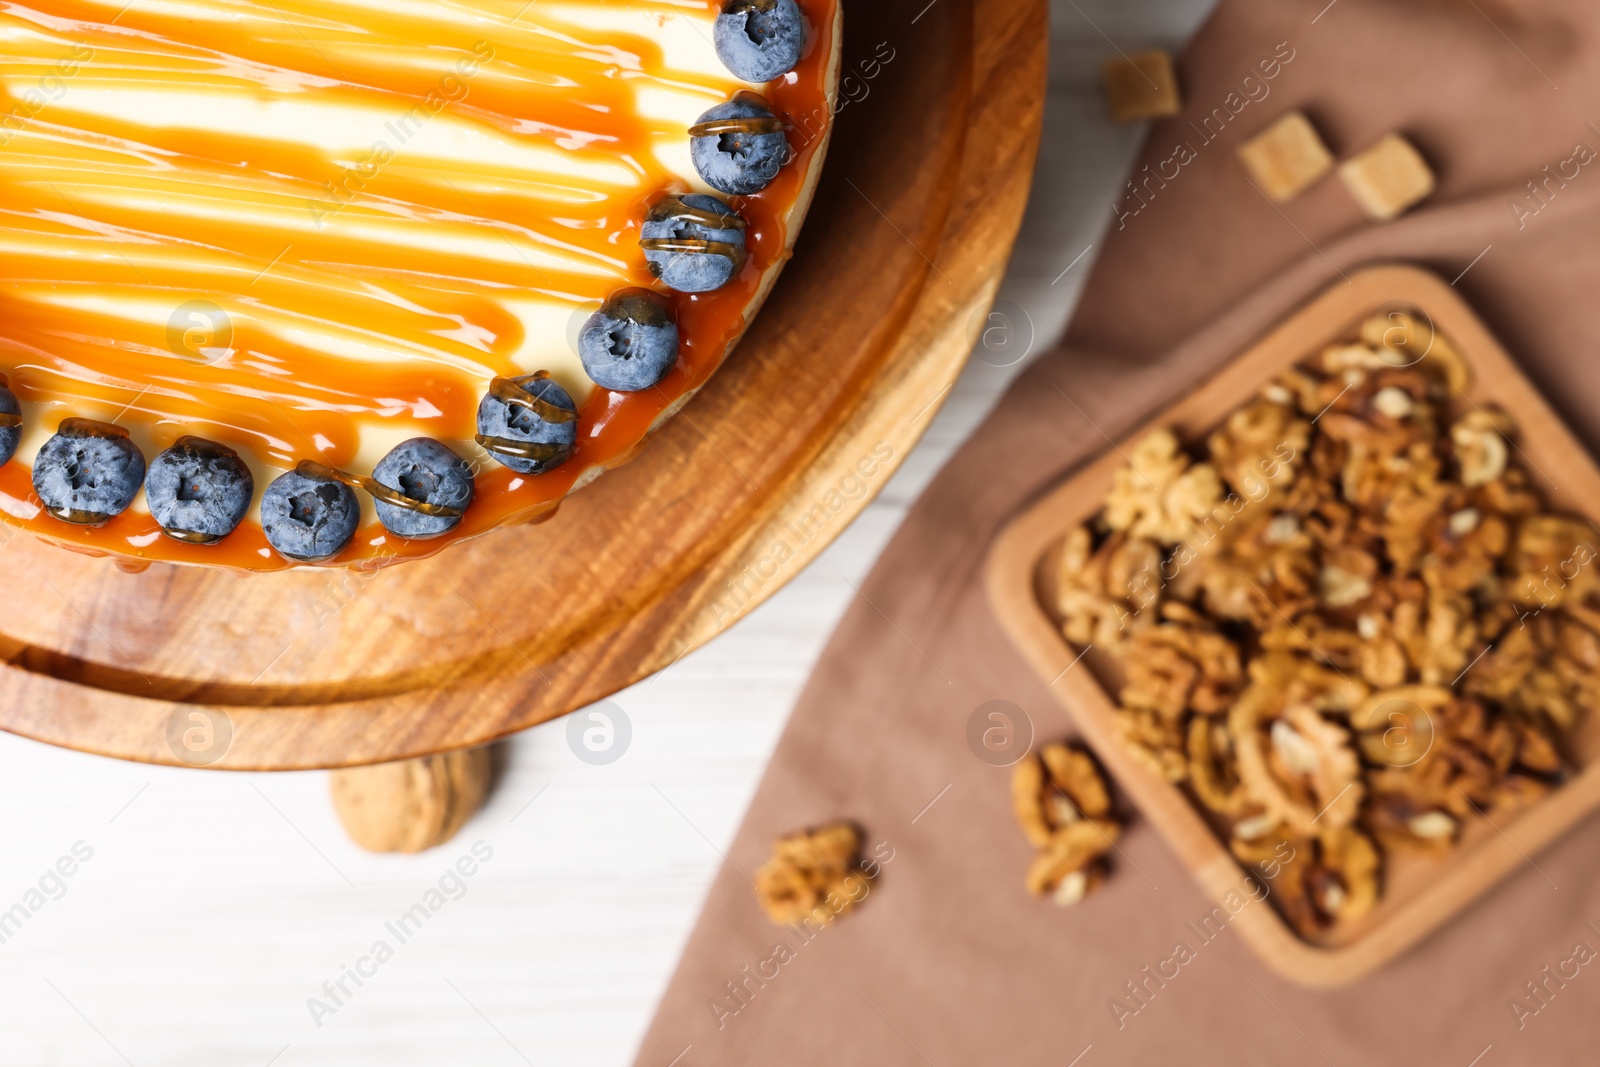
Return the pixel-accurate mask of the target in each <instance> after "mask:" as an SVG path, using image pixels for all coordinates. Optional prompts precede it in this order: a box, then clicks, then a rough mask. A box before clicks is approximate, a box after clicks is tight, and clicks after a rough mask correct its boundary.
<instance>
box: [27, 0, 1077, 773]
mask: <svg viewBox="0 0 1600 1067" xmlns="http://www.w3.org/2000/svg"><path fill="white" fill-rule="evenodd" d="M847 3H848V6H847V9H846V11H845V55H844V67H843V71H842V77H843V83H842V85H841V90H840V95H839V102H838V114H837V118H836V123H837V125H836V127H835V132H834V139H833V144H832V147H831V149H830V152H829V159H828V164H827V167H826V170H825V171H824V174H823V178H822V184H821V187H820V188H819V190H818V195H817V199H816V202H815V204H814V205H813V207H812V209H811V214H810V216H809V218H808V219H807V222H806V228H805V231H804V233H803V234H802V235H801V238H800V242H799V245H798V247H797V249H796V253H795V257H794V260H793V261H792V262H791V263H790V264H789V265H788V267H787V268H786V269H785V271H784V275H783V278H782V280H781V281H780V283H779V285H778V287H777V289H776V290H775V291H774V293H773V295H772V297H771V298H770V299H769V300H768V302H767V305H766V307H765V308H764V309H763V310H762V312H761V315H760V317H759V319H758V320H757V321H756V323H755V324H754V326H753V327H752V328H751V330H750V332H749V334H748V335H747V336H746V338H745V340H744V342H743V343H742V344H741V346H740V347H739V349H738V351H737V352H736V353H735V354H734V355H733V356H732V357H731V358H730V359H729V361H728V363H727V364H726V365H725V366H724V367H723V368H722V370H721V371H719V372H718V374H717V375H716V377H714V378H713V379H712V380H711V382H710V383H709V384H708V385H707V386H706V388H705V389H704V390H702V392H701V393H700V395H699V396H697V397H696V398H695V400H694V401H693V402H692V403H690V404H689V405H688V407H687V408H685V410H684V411H683V412H682V413H680V414H679V415H678V417H677V418H675V419H674V420H673V421H672V422H671V423H669V424H668V425H667V426H666V428H665V429H663V430H662V432H661V433H660V434H659V435H657V437H656V438H655V439H654V440H652V441H651V442H650V443H649V444H648V445H647V446H646V447H645V448H644V450H643V451H642V452H641V454H640V455H639V457H638V458H637V459H635V460H634V461H633V462H632V463H630V464H628V465H627V466H625V467H623V468H621V469H620V470H617V471H614V472H612V473H610V474H608V475H606V476H605V477H604V478H602V479H601V480H600V481H599V482H597V483H596V484H594V485H593V486H591V487H589V488H587V489H585V490H583V491H582V492H580V493H577V494H575V495H574V496H573V497H572V498H570V499H569V500H568V501H567V502H566V503H565V504H564V505H563V507H562V509H561V511H560V512H559V514H557V515H556V517H555V518H553V519H551V520H550V521H548V522H546V523H543V524H541V525H538V526H528V527H520V528H515V529H504V530H499V531H496V532H494V533H492V534H489V535H487V536H484V537H482V538H478V539H476V540H473V541H469V542H466V543H463V544H460V545H457V546H453V547H452V548H450V549H448V550H447V551H445V552H443V553H441V554H439V555H438V556H436V557H433V558H431V559H426V560H421V561H418V562H413V563H407V564H404V565H401V566H397V567H392V568H389V569H386V570H382V571H377V572H361V571H348V570H312V571H296V572H288V573H283V574H254V575H245V576H238V575H235V574H232V573H228V572H221V571H209V570H201V569H197V568H181V567H172V566H165V565H157V566H154V567H151V568H150V569H149V570H147V571H144V572H141V573H125V572H124V571H122V570H120V569H119V568H118V567H117V565H116V564H115V563H114V562H112V561H111V560H108V559H94V558H90V557H85V556H80V555H75V554H73V553H71V552H68V551H65V550H63V549H60V548H56V547H52V546H48V545H45V544H42V543H40V542H37V541H35V540H34V539H33V538H31V537H29V536H27V535H22V534H16V535H12V536H11V537H10V539H9V542H8V543H6V544H4V546H3V548H0V564H3V567H4V574H5V578H4V584H5V588H6V592H7V594H8V595H7V596H6V598H5V599H6V606H7V611H6V612H5V617H4V618H0V654H3V657H4V660H5V661H6V663H7V666H6V667H5V668H3V669H0V729H5V730H8V731H10V732H13V733H17V734H22V735H24V736H27V737H32V738H36V739H38V740H41V741H47V742H50V743H52V744H57V745H64V746H68V747H71V748H77V749H82V750H84V751H89V752H96V753H100V754H102V755H108V756H116V757H120V758H124V759H135V760H144V761H149V762H154V763H169V764H180V763H189V764H195V765H207V766H212V767H218V768H230V769H292V768H307V767H328V766H346V765H353V764H361V763H371V762H377V761H383V760H394V759H402V758H407V757H413V756H418V755H423V754H427V753H432V752H438V751H442V750H445V749H452V748H459V747H462V746H467V745H475V744H481V743H484V742H486V741H490V740H493V739H495V738H497V737H501V736H503V735H505V734H508V733H512V732H514V731H517V730H521V729H525V728H526V727H529V726H532V725H535V724H537V723H539V722H543V721H545V720H547V719H550V718H553V717H555V716H557V715H561V714H564V713H566V712H568V711H570V710H572V709H573V708H577V707H581V706H583V705H585V704H587V703H590V702H593V701H595V700H598V699H600V698H601V697H604V696H606V695H607V694H609V693H612V692H615V691H616V690H617V689H620V688H622V687H623V686H626V685H628V684H630V683H632V682H634V681H637V680H638V679H640V678H642V677H644V676H646V675H648V674H650V673H651V672H652V671H655V670H659V669H660V668H661V667H663V666H666V665H667V664H669V663H671V662H672V661H673V660H674V659H676V658H677V657H679V656H681V655H683V654H684V653H685V652H687V651H689V650H690V649H692V648H695V647H697V646H699V645H700V644H702V643H704V642H705V641H706V640H708V639H709V638H710V637H712V636H714V635H715V634H716V633H717V632H719V631H720V630H721V629H723V628H724V627H726V626H727V625H728V624H730V623H732V622H733V621H735V620H736V619H738V618H740V617H742V616H743V615H744V614H745V613H747V612H748V611H749V610H750V609H751V608H752V607H754V606H755V605H756V604H758V603H760V602H761V601H762V600H764V599H765V598H766V597H768V596H770V595H772V593H773V592H775V591H776V590H777V589H778V588H779V587H781V586H782V585H783V583H784V582H786V581H787V580H788V579H789V578H791V577H793V576H794V575H795V574H796V573H797V572H798V571H799V570H800V569H801V568H802V567H804V566H805V564H806V563H807V562H808V561H810V560H811V559H812V558H813V557H815V556H816V554H817V553H818V552H820V551H821V550H822V548H823V546H825V545H826V544H827V543H828V542H829V541H830V540H832V538H833V537H835V536H836V535H837V534H838V533H839V532H840V530H842V529H843V528H844V527H845V525H847V524H848V523H849V521H850V520H851V519H852V518H853V517H854V516H855V515H856V514H857V513H858V512H859V511H860V510H861V508H862V507H864V506H865V504H866V501H867V499H869V498H870V496H871V495H872V493H874V492H876V491H877V490H878V489H879V488H881V487H882V486H883V484H884V482H885V481H886V480H887V479H888V477H889V475H890V473H891V472H892V471H893V470H894V469H895V468H896V467H897V466H898V465H899V464H900V462H901V461H902V460H903V459H904V458H905V457H906V455H907V453H908V452H909V451H910V449H911V447H912V445H913V444H914V443H915V442H916V440H917V438H918V437H919V436H920V434H921V432H922V430H923V428H925V427H926V426H927V424H928V421H929V420H930V419H931V418H932V416H933V413H934V412H935V411H936V410H937V409H938V407H939V404H940V402H941V401H942V400H943V399H944V397H945V395H946V394H947V392H948V390H949V388H950V385H951V383H952V382H953V381H954V379H955V376H956V374H957V373H958V372H959V370H960V369H961V366H962V364H963V362H964V361H965V359H966V356H967V353H968V352H969V351H970V349H971V346H972V344H973V342H974V340H975V338H976V336H977V332H978V328H979V326H980V325H981V323H982V321H983V313H984V310H985V309H986V308H987V305H988V303H989V302H990V301H991V300H992V299H993V296H994V292H995V289H996V287H997V286H998V284H999V280H1000V276H1001V273H1002V271H1003V270H1004V267H1005V263H1006V259H1007V256H1008V254H1009V253H1010V250H1011V244H1012V241H1013V239H1014V237H1015V235H1016V230H1017V227H1018V225H1019V223H1020V220H1021V217H1022V210H1023V206H1024V203H1025V201H1026V199H1027V193H1028V187H1029V183H1030V179H1031V177H1032V172H1033V159H1034V154H1035V151H1036V149H1037V145H1038V136H1039V128H1040V118H1041V110H1042V107H1043V102H1044V79H1045V47H1046V39H1047V9H1046V4H1045V2H1044V0H1026V2H1018V0H933V2H931V3H930V2H928V0H906V2H900V0H881V2H878V3H863V2H849V0H847ZM0 529H3V528H0Z"/></svg>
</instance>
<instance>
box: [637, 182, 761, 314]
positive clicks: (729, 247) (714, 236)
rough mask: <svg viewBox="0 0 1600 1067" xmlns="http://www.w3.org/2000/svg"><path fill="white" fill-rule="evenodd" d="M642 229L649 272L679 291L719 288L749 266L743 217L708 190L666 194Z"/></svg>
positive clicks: (703, 290)
mask: <svg viewBox="0 0 1600 1067" xmlns="http://www.w3.org/2000/svg"><path fill="white" fill-rule="evenodd" d="M640 233H641V236H642V238H643V240H642V241H641V242H640V243H641V244H642V245H643V247H644V250H645V252H644V258H645V262H646V263H648V264H649V265H650V273H652V274H654V275H655V276H656V277H657V278H660V279H661V280H662V281H664V282H666V283H667V285H668V286H670V287H671V288H673V289H676V290H678V292H680V293H708V292H710V291H711V290H713V289H720V288H722V287H723V286H724V285H726V284H728V280H729V279H730V278H732V277H733V276H734V275H735V274H737V273H738V272H739V268H740V267H742V266H744V255H745V245H744V219H742V218H740V217H739V215H738V213H737V212H735V211H734V210H733V209H732V208H731V207H729V206H728V205H727V204H725V203H723V202H722V201H721V200H719V199H717V198H716V197H714V196H710V195H707V194H706V193H685V194H684V195H683V196H664V197H662V198H661V199H660V200H658V201H656V204H655V206H654V207H652V208H651V209H650V215H649V217H647V218H646V219H645V220H644V226H643V227H642V228H641V230H640ZM663 246H677V247H663Z"/></svg>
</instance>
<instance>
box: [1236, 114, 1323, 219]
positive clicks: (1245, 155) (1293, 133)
mask: <svg viewBox="0 0 1600 1067" xmlns="http://www.w3.org/2000/svg"><path fill="white" fill-rule="evenodd" d="M1239 161H1240V162H1241V163H1243V164H1244V167H1245V170H1247V171H1249V172H1250V179H1251V180H1252V181H1253V182H1255V184H1256V185H1257V186H1258V187H1259V188H1260V189H1261V191H1262V192H1264V193H1266V194H1267V196H1269V197H1271V198H1272V199H1273V200H1276V201H1277V202H1279V203H1283V202H1284V201H1286V200H1293V199H1294V198H1295V197H1296V196H1299V195H1300V193H1301V192H1302V191H1304V190H1305V188H1306V187H1307V186H1309V185H1311V184H1312V183H1313V182H1315V181H1316V180H1317V179H1318V178H1321V177H1322V176H1323V175H1324V174H1326V173H1328V171H1330V170H1332V169H1333V153H1331V152H1329V151H1328V148H1327V146H1326V145H1324V144H1323V143H1322V138H1321V137H1319V136H1317V130H1316V127H1314V126H1312V125H1311V120H1310V119H1308V118H1306V116H1305V114H1304V113H1303V112H1300V111H1291V112H1289V113H1288V114H1286V115H1284V116H1283V117H1282V118H1280V119H1278V120H1277V121H1276V122H1274V123H1273V124H1272V125H1271V126H1268V127H1267V128H1266V129H1265V130H1263V131H1261V132H1260V133H1258V134H1256V135H1255V136H1254V137H1252V138H1251V139H1250V140H1248V141H1246V142H1245V143H1244V144H1243V145H1242V146H1240V148H1239Z"/></svg>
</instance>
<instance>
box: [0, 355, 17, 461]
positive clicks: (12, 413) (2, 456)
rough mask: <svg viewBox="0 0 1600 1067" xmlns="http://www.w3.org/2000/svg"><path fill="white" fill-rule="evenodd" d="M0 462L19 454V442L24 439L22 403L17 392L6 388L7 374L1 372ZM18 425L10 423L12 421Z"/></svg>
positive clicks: (9, 459)
mask: <svg viewBox="0 0 1600 1067" xmlns="http://www.w3.org/2000/svg"><path fill="white" fill-rule="evenodd" d="M0 416H3V417H0V463H9V462H10V461H11V457H12V456H14V455H16V454H17V442H18V441H21V440H22V405H21V404H18V403H17V394H16V393H13V392H12V391H11V390H10V389H8V388H6V376H5V375H3V374H0ZM13 422H14V423H16V425H14V426H13V425H10V424H11V423H13Z"/></svg>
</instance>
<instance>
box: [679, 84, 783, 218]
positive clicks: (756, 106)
mask: <svg viewBox="0 0 1600 1067" xmlns="http://www.w3.org/2000/svg"><path fill="white" fill-rule="evenodd" d="M730 120H731V121H730ZM741 120H743V121H742V128H741ZM708 126H709V127H710V129H708V130H706V132H701V129H702V128H703V127H708ZM718 126H721V127H723V128H722V129H721V130H719V129H718V128H717V127H718ZM729 127H734V128H729ZM689 133H690V139H689V155H690V157H691V158H693V160H694V169H695V170H697V171H699V172H700V177H702V178H704V179H705V180H706V184H707V185H709V186H711V187H712V188H713V189H717V190H719V191H721V192H724V193H732V194H734V195H736V196H748V195H750V194H751V193H759V192H760V191H761V190H763V189H765V188H766V187H767V186H768V185H770V184H772V179H774V178H776V177H777V176H778V171H779V170H780V169H781V168H782V167H783V165H784V164H785V163H787V162H788V161H789V139H788V138H787V137H786V136H784V133H783V124H782V123H781V122H779V121H778V119H777V118H776V117H774V116H773V114H772V109H771V108H769V107H768V106H767V102H766V101H765V100H763V99H761V97H759V96H757V95H756V94H755V93H739V94H738V95H737V96H735V97H734V98H733V99H732V100H730V101H728V102H727V103H726V104H718V105H717V106H716V107H714V108H712V109H711V110H710V111H707V112H706V113H705V114H703V115H701V116H700V117H699V118H698V119H697V120H695V124H694V126H692V127H690V129H689Z"/></svg>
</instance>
